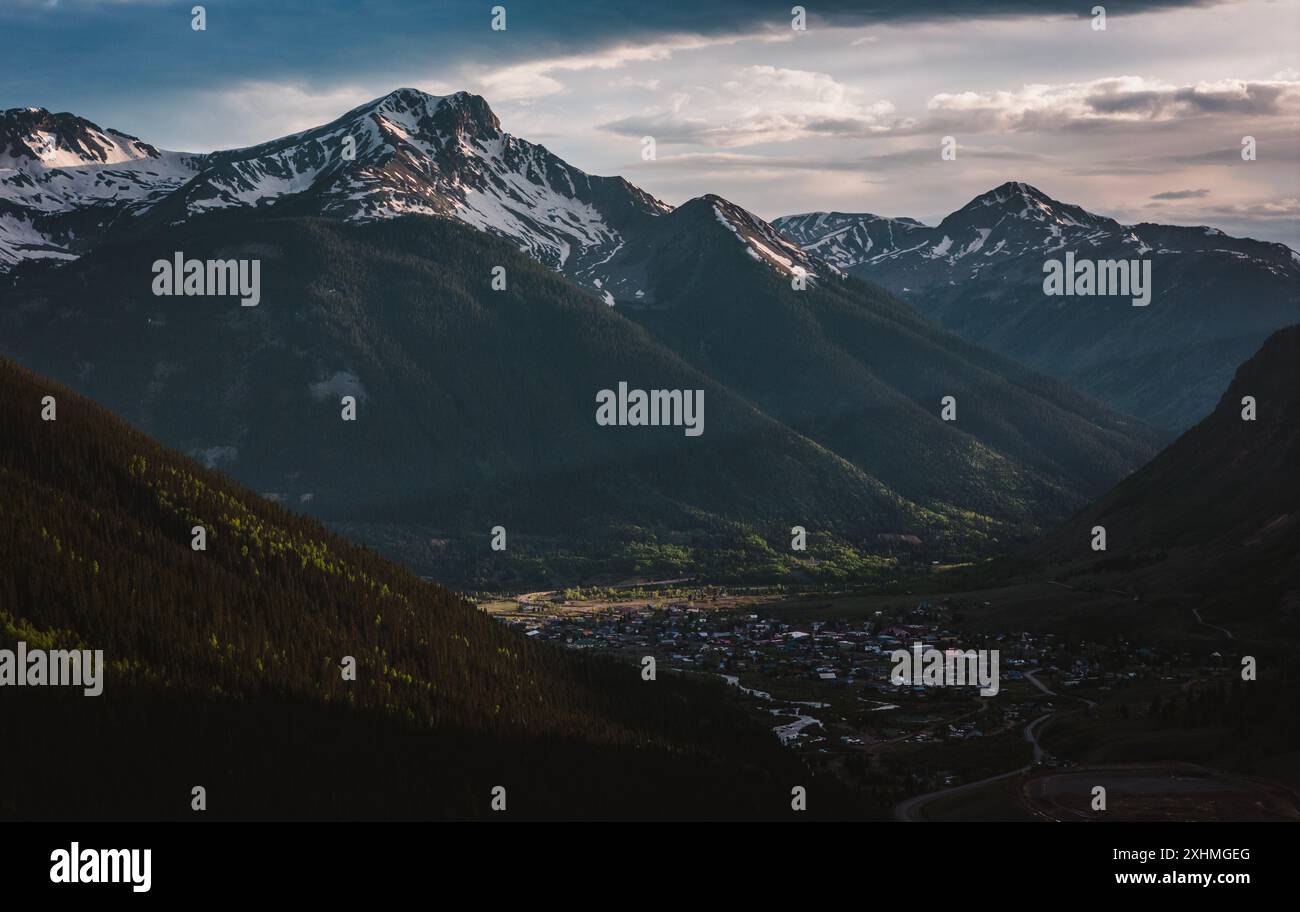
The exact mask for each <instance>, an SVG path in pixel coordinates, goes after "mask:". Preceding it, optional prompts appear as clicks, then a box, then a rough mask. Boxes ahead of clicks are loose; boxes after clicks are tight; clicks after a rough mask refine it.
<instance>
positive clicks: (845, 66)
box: [0, 0, 1300, 248]
mask: <svg viewBox="0 0 1300 912" xmlns="http://www.w3.org/2000/svg"><path fill="white" fill-rule="evenodd" d="M1098 3H1100V5H1102V6H1104V7H1105V9H1106V18H1105V28H1104V29H1097V28H1095V27H1094V26H1095V24H1096V22H1097V19H1096V17H1095V16H1094V14H1093V9H1094V7H1095V6H1097V5H1098ZM195 5H196V4H195V3H194V2H193V0H184V2H174V0H0V61H3V66H2V67H0V108H10V107H26V106H40V107H45V108H49V109H50V110H53V111H71V112H73V113H75V114H79V115H81V116H83V117H86V118H88V119H89V120H92V121H94V122H95V123H97V124H99V125H100V126H104V127H112V128H114V129H117V130H121V131H123V132H126V133H129V134H132V135H135V136H138V137H140V138H141V139H144V140H145V141H147V142H150V143H152V144H153V145H155V146H159V147H161V148H166V149H175V150H184V151H195V152H202V151H209V150H211V149H218V148H233V147H239V146H245V145H252V144H254V143H258V142H262V141H265V140H268V139H273V138H275V137H277V136H281V135H284V134H286V133H292V132H296V131H298V130H302V129H305V128H307V127H310V126H315V125H318V124H321V123H324V122H326V121H328V120H331V119H333V118H334V117H337V116H338V115H340V114H342V113H343V112H345V111H347V110H348V109H350V108H352V107H355V106H357V105H359V104H362V103H364V102H366V101H368V100H370V99H373V98H376V97H378V96H381V95H384V94H386V93H388V92H389V91H392V90H393V89H396V88H398V87H402V86H411V87H414V88H418V89H422V90H424V91H427V92H431V93H434V94H446V93H449V92H453V91H457V90H462V89H465V90H469V91H473V92H477V93H478V94H481V95H483V96H484V97H485V98H486V99H487V101H488V103H489V104H490V105H491V107H492V109H493V110H494V111H495V112H496V114H497V115H498V117H499V118H500V120H501V122H502V126H503V127H504V128H505V129H506V130H507V131H509V132H511V133H513V134H515V135H517V136H520V137H522V138H524V139H529V140H532V141H534V142H539V143H542V144H544V145H546V146H547V147H548V148H550V149H551V150H552V151H553V152H555V153H556V154H557V155H559V156H561V157H562V158H564V159H565V160H567V161H568V162H570V163H571V164H573V165H575V166H577V167H579V168H582V169H583V170H585V171H588V172H591V173H594V174H621V175H623V176H624V177H626V178H627V179H629V180H630V181H632V182H633V183H635V184H637V185H638V186H641V187H643V188H644V189H645V190H647V191H649V192H650V193H653V194H654V195H655V196H657V197H659V198H660V199H663V200H665V201H666V202H669V203H671V204H674V205H676V204H680V203H682V202H685V201H686V200H688V199H690V198H692V197H695V196H700V195H702V194H704V193H716V194H719V195H721V196H724V197H726V198H728V199H730V200H732V201H734V202H736V203H738V204H740V205H741V206H744V207H745V208H747V209H750V210H752V211H753V212H755V213H757V214H758V215H760V216H762V217H764V218H769V219H770V218H774V217H776V216H778V215H786V214H792V213H798V212H809V211H818V210H827V209H834V210H838V211H843V212H873V213H876V214H879V215H889V216H910V217H912V218H917V219H920V220H921V221H924V222H927V223H930V224H933V223H935V222H937V221H938V220H939V219H941V218H942V217H943V216H944V215H945V214H947V213H948V212H951V211H953V210H955V209H957V208H959V207H961V206H962V205H964V204H965V203H966V202H968V201H969V200H970V199H972V198H973V197H975V196H978V195H979V194H981V193H983V192H985V191H987V190H989V189H991V188H992V187H994V186H997V185H998V184H1000V183H1003V182H1004V181H1007V180H1021V181H1025V182H1027V183H1030V184H1033V185H1034V186H1036V187H1038V188H1039V189H1041V190H1042V191H1043V192H1045V193H1047V194H1048V195H1049V196H1052V197H1054V198H1056V199H1059V200H1062V201H1065V202H1070V203H1077V204H1079V205H1081V206H1083V207H1084V208H1086V209H1089V210H1091V211H1094V212H1098V213H1100V214H1103V215H1108V216H1112V217H1114V218H1117V219H1120V220H1121V221H1124V222H1141V221H1152V222H1162V223H1168V224H1180V225H1200V224H1206V225H1213V226H1215V227H1218V228H1220V229H1222V230H1224V231H1227V232H1228V233H1230V234H1235V235H1246V236H1250V237H1257V238H1261V239H1264V240H1274V241H1282V242H1284V243H1287V244H1290V245H1291V246H1292V247H1295V248H1300V218H1298V216H1300V0H1223V2H1215V0H1198V2H1187V0H1141V2H1124V3H1118V2H1110V3H1107V2H1104V0H1085V2H1078V3H1062V2H1055V0H856V2H842V0H833V2H816V0H810V2H807V3H805V4H803V7H804V8H805V9H806V28H804V29H802V30H798V29H795V28H792V22H793V17H792V14H791V9H792V7H793V6H794V4H792V3H789V2H776V3H772V2H759V0H708V2H702V0H691V2H681V0H676V2H674V0H662V2H651V0H635V2H629V0H583V2H566V0H541V2H538V0H529V2H519V0H500V2H499V4H494V3H492V2H491V0H487V2H474V3H467V2H459V0H457V2H438V0H212V2H208V3H205V4H202V6H203V7H204V9H205V12H206V18H207V22H206V25H207V27H206V30H204V31H195V30H193V29H192V27H191V21H192V13H191V10H192V8H193V7H194V6H195ZM494 5H500V6H503V7H504V8H505V26H506V27H505V29H504V30H503V31H502V30H493V29H492V27H491V26H492V19H493V12H492V8H493V6H494ZM646 136H652V137H654V139H655V152H656V154H655V157H654V159H653V160H644V159H643V157H642V154H641V153H642V138H643V137H646ZM947 136H950V137H952V138H953V140H954V141H955V146H956V157H955V159H954V160H945V159H944V158H943V157H942V156H941V154H940V153H941V146H942V143H943V139H944V137H947ZM1246 136H1251V137H1254V140H1255V148H1256V150H1257V151H1256V156H1257V157H1256V159H1255V160H1254V161H1245V160H1243V158H1242V155H1241V149H1242V141H1243V137H1246Z"/></svg>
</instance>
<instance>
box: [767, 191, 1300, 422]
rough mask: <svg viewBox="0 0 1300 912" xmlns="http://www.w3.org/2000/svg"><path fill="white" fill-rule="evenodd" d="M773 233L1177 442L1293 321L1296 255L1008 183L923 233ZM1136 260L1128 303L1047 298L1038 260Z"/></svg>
mask: <svg viewBox="0 0 1300 912" xmlns="http://www.w3.org/2000/svg"><path fill="white" fill-rule="evenodd" d="M773 224H774V225H775V226H776V227H777V228H779V229H780V230H781V231H782V232H784V233H785V234H786V235H787V236H788V237H789V238H790V239H791V240H793V241H795V242H796V243H798V244H800V245H801V246H802V247H803V248H804V249H805V250H807V251H808V252H809V253H811V254H814V255H816V256H818V257H821V258H823V259H825V260H827V261H828V262H830V263H831V264H833V265H834V266H836V267H837V268H839V269H841V270H844V271H846V272H850V273H852V274H853V275H857V276H861V277H864V278H868V279H870V280H871V281H873V282H878V283H880V284H881V285H883V286H885V287H886V288H888V289H890V290H891V291H894V292H895V293H896V294H899V295H901V296H903V297H904V298H905V299H906V300H907V302H908V303H909V304H911V305H913V306H914V307H916V308H917V309H918V310H920V311H921V312H922V313H923V314H925V315H927V316H929V317H931V318H933V319H935V320H936V321H938V322H939V323H940V324H941V325H943V326H944V327H946V328H947V329H950V330H952V331H953V332H955V333H957V334H958V335H960V336H961V337H962V338H965V339H969V340H970V341H972V342H976V343H978V344H980V345H982V346H986V347H988V348H991V349H993V350H994V351H997V352H1000V353H1002V354H1005V355H1007V356H1009V357H1012V358H1015V359H1016V360H1019V361H1021V362H1023V363H1024V364H1027V365H1028V366H1030V367H1032V368H1035V369H1037V370H1041V371H1043V372H1045V373H1049V374H1051V375H1053V376H1056V377H1058V378H1060V379H1062V380H1065V381H1066V382H1068V383H1070V384H1071V385H1073V386H1075V387H1076V388H1077V389H1080V390H1082V391H1083V392H1086V393H1089V394H1090V395H1093V396H1095V397H1097V398H1098V399H1100V400H1102V401H1103V402H1106V403H1108V404H1110V405H1111V406H1113V407H1115V408H1117V409H1119V410H1121V411H1124V412H1128V413H1130V414H1133V415H1136V416H1138V417H1139V418H1142V419H1144V420H1146V421H1148V422H1150V423H1152V424H1155V425H1157V426H1160V427H1163V428H1166V429H1168V430H1169V431H1171V432H1178V431H1181V430H1184V429H1186V428H1187V427H1188V426H1190V425H1191V424H1193V423H1195V422H1196V421H1198V420H1199V419H1200V418H1202V417H1203V416H1204V415H1205V414H1206V413H1208V412H1209V410H1210V409H1211V408H1212V407H1213V404H1214V402H1215V401H1216V400H1217V398H1218V397H1219V395H1220V394H1221V393H1222V391H1223V389H1224V387H1225V386H1226V385H1227V383H1228V381H1229V380H1230V379H1231V377H1232V372H1233V370H1234V369H1235V368H1236V366H1237V365H1238V364H1240V363H1241V362H1242V361H1243V360H1245V359H1246V358H1247V357H1249V356H1250V354H1251V353H1252V352H1254V351H1255V350H1256V348H1258V346H1259V344H1260V342H1262V341H1263V339H1264V338H1265V337H1267V336H1268V334H1269V333H1271V332H1273V331H1274V330H1276V329H1278V328H1280V327H1282V326H1286V325H1289V324H1291V323H1294V322H1295V321H1296V320H1297V319H1298V318H1300V254H1297V253H1296V252H1295V251H1293V250H1291V249H1290V248H1288V247H1286V246H1285V245H1283V244H1273V243H1265V242H1262V241H1254V240H1250V239H1246V238H1232V237H1228V236H1227V235H1225V234H1224V233H1223V232H1221V231H1217V230H1215V229H1213V228H1205V227H1201V228H1179V227H1172V226H1168V225H1155V224H1147V223H1142V224H1138V225H1122V224H1120V223H1119V222H1116V221H1114V220H1113V219H1109V218H1105V217H1103V216H1099V215H1094V214H1093V213H1090V212H1088V211H1086V210H1084V209H1083V208H1081V207H1079V206H1075V205H1070V204H1066V203H1061V202H1058V201H1056V200H1054V199H1051V198H1050V197H1048V196H1047V195H1046V194H1044V193H1042V192H1041V191H1040V190H1038V189H1036V188H1034V187H1031V186H1029V185H1028V184H1024V183H1019V182H1013V183H1006V184H1003V185H1002V186H1000V187H997V188H995V189H993V190H991V191H989V192H988V193H985V194H983V195H981V196H978V197H976V198H975V199H973V200H972V201H971V202H969V203H968V204H966V205H965V206H963V207H962V208H961V209H959V210H957V211H956V212H954V213H952V214H951V215H949V216H947V217H946V218H944V219H943V221H941V222H940V223H939V224H938V225H937V226H935V227H927V226H924V225H921V224H920V223H919V222H915V221H913V220H910V219H886V218H880V217H878V216H874V215H850V214H844V213H810V214H805V215H797V216H787V217H782V218H779V219H777V220H775V222H773ZM1067 253H1072V254H1073V255H1074V257H1075V258H1076V259H1089V260H1108V259H1115V260H1119V259H1123V260H1135V259H1144V258H1145V259H1149V260H1150V261H1151V263H1152V266H1151V270H1152V285H1153V293H1152V296H1151V300H1150V303H1149V304H1148V305H1147V306H1143V307H1135V306H1133V304H1132V299H1131V296H1111V297H1090V298H1075V297H1048V296H1046V295H1045V294H1044V292H1043V280H1044V271H1043V270H1044V266H1043V264H1044V263H1045V262H1046V261H1047V260H1050V259H1058V260H1064V257H1065V255H1066V254H1067Z"/></svg>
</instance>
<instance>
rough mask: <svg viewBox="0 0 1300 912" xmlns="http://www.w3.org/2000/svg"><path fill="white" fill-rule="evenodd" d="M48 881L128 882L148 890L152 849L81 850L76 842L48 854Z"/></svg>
mask: <svg viewBox="0 0 1300 912" xmlns="http://www.w3.org/2000/svg"><path fill="white" fill-rule="evenodd" d="M50 861H52V862H54V864H52V865H51V866H50V882H51V883H56V884H75V883H121V884H128V883H129V884H130V885H131V889H132V891H134V892H136V893H148V892H149V888H150V886H152V883H153V875H152V871H153V850H152V849H83V848H81V846H80V844H79V843H75V842H74V843H72V845H71V847H70V848H67V849H55V850H54V851H53V852H51V853H50Z"/></svg>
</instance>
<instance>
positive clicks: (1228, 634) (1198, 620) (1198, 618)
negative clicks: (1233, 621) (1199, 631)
mask: <svg viewBox="0 0 1300 912" xmlns="http://www.w3.org/2000/svg"><path fill="white" fill-rule="evenodd" d="M1192 614H1194V615H1196V623H1198V624H1200V625H1201V626H1202V627H1209V628H1210V629H1211V630H1217V631H1219V633H1221V634H1223V635H1224V636H1226V637H1227V638H1228V639H1230V640H1235V639H1236V637H1235V636H1233V635H1232V631H1231V630H1229V629H1228V628H1227V627H1220V626H1219V625H1218V624H1211V623H1209V622H1208V621H1206V620H1205V619H1204V618H1202V617H1201V609H1200V608H1193V609H1192Z"/></svg>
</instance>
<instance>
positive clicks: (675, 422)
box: [596, 380, 704, 437]
mask: <svg viewBox="0 0 1300 912" xmlns="http://www.w3.org/2000/svg"><path fill="white" fill-rule="evenodd" d="M596 423H597V424H598V425H600V426H601V427H662V426H667V427H680V428H685V434H686V436H687V437H698V436H700V435H701V434H703V433H704V390H702V389H697V390H666V389H663V390H649V391H648V392H647V391H646V390H643V389H631V390H630V389H628V386H627V382H626V381H623V380H620V381H619V384H618V391H617V392H615V391H614V390H610V389H603V390H601V391H600V392H598V393H597V394H596Z"/></svg>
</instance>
